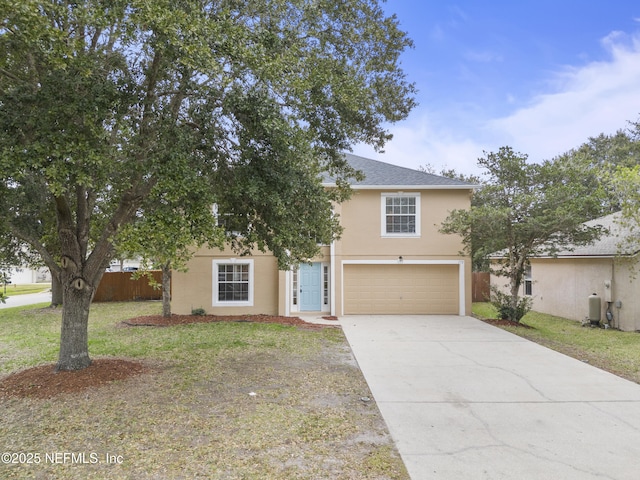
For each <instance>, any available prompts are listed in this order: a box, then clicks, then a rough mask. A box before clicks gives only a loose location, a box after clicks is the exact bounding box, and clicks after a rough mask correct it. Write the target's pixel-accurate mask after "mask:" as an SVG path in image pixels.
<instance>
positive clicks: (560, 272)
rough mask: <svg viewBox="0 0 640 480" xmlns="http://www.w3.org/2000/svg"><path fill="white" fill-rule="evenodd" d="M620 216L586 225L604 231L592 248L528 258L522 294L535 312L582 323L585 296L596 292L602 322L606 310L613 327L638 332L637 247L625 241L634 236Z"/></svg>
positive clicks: (494, 279) (500, 281) (500, 282)
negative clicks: (621, 221)
mask: <svg viewBox="0 0 640 480" xmlns="http://www.w3.org/2000/svg"><path fill="white" fill-rule="evenodd" d="M618 216H619V213H614V214H611V215H607V216H605V217H601V218H598V219H596V220H592V221H590V222H586V224H587V225H602V226H603V227H605V228H606V229H607V230H608V233H605V234H603V235H602V236H601V238H600V239H599V240H597V241H595V242H594V243H592V244H591V245H586V246H582V247H576V248H575V249H573V250H564V251H561V252H558V254H557V256H555V257H550V256H539V257H534V258H531V259H530V264H531V268H530V270H529V271H528V272H527V275H526V278H525V281H524V282H523V291H522V294H523V295H527V296H530V297H531V299H532V302H533V305H532V306H533V310H535V311H537V312H541V313H547V314H551V315H557V316H559V317H564V318H569V319H572V320H579V321H582V320H584V319H585V318H586V317H587V316H588V313H589V301H588V298H589V296H590V295H591V294H593V293H595V294H596V295H598V296H599V297H600V298H601V301H602V308H601V318H602V320H603V321H605V320H606V312H607V309H609V311H610V313H611V314H612V315H613V320H612V321H611V322H610V323H611V326H613V327H615V328H619V329H620V330H627V331H635V330H640V278H636V273H635V272H636V270H637V273H638V274H640V264H636V262H637V260H638V253H639V252H640V244H639V243H638V242H636V243H635V244H634V243H630V242H628V241H627V239H629V238H630V237H631V236H632V235H633V234H631V233H630V232H629V230H627V229H624V228H622V227H621V226H620V225H619V223H618V222H617V221H616V218H618ZM634 267H635V268H634ZM491 282H492V284H494V285H503V284H504V279H503V278H501V277H495V276H492V277H491Z"/></svg>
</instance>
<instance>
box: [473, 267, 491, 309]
mask: <svg viewBox="0 0 640 480" xmlns="http://www.w3.org/2000/svg"><path fill="white" fill-rule="evenodd" d="M489 283H490V276H489V272H473V275H472V278H471V298H472V300H473V301H474V302H486V301H487V300H488V299H489V294H490V293H491V289H490V288H489Z"/></svg>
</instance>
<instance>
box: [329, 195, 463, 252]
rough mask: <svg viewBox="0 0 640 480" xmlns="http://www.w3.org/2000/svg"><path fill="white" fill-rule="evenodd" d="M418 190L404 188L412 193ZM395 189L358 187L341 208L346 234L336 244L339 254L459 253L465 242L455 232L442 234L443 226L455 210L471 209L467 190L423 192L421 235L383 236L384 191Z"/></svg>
mask: <svg viewBox="0 0 640 480" xmlns="http://www.w3.org/2000/svg"><path fill="white" fill-rule="evenodd" d="M413 192H415V191H412V190H403V193H405V194H410V193H413ZM382 193H398V191H394V190H356V191H354V192H353V196H352V197H351V199H350V200H349V201H348V202H345V203H344V204H343V205H342V206H341V207H342V208H341V209H340V210H339V213H340V219H341V222H342V225H343V227H344V233H343V235H342V238H341V239H340V241H339V242H338V243H337V244H336V254H337V255H348V256H350V257H355V256H361V257H371V256H374V255H391V256H393V255H407V256H411V255H431V256H447V257H449V256H451V255H454V256H457V255H458V252H460V250H462V242H461V240H460V239H459V238H457V237H456V236H454V235H442V234H441V233H439V232H438V229H439V228H440V225H441V224H442V222H443V221H444V219H445V218H447V216H448V215H449V212H450V211H451V210H454V209H462V208H469V204H470V197H469V192H468V191H466V190H422V191H420V200H421V208H420V217H421V219H420V223H421V236H420V237H419V238H390V237H383V236H382V235H381V228H382V226H381V222H382V210H381V202H382V199H381V194H382Z"/></svg>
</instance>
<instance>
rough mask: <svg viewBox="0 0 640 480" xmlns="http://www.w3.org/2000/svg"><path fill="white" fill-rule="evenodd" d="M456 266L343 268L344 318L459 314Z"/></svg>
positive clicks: (347, 266)
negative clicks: (378, 315) (352, 315)
mask: <svg viewBox="0 0 640 480" xmlns="http://www.w3.org/2000/svg"><path fill="white" fill-rule="evenodd" d="M458 275H459V274H458V265H345V266H344V313H345V314H384V315H391V314H441V315H444V314H454V315H456V314H458V313H459V290H458V289H459V283H458Z"/></svg>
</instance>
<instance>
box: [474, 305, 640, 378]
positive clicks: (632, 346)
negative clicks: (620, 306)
mask: <svg viewBox="0 0 640 480" xmlns="http://www.w3.org/2000/svg"><path fill="white" fill-rule="evenodd" d="M473 314H474V315H475V316H477V317H480V318H496V311H495V309H494V308H493V307H492V306H491V305H490V304H488V303H474V304H473ZM521 323H522V324H524V325H527V326H529V327H531V328H523V327H508V326H504V327H500V328H504V329H505V330H508V331H510V332H512V333H515V334H516V335H520V336H521V337H524V338H527V339H529V340H532V341H534V342H537V343H540V344H542V345H545V346H547V347H549V348H552V349H554V350H557V351H559V352H562V353H564V354H566V355H569V356H572V357H574V358H577V359H579V360H582V361H585V362H588V363H590V364H592V365H595V366H597V367H599V368H602V369H604V370H608V371H610V372H612V373H615V374H616V375H620V376H621V377H624V378H627V379H629V380H632V381H634V382H637V383H640V334H638V333H636V332H621V331H619V330H614V329H606V330H605V329H603V328H591V327H588V326H586V327H583V326H582V325H581V324H580V322H576V321H573V320H567V319H566V318H560V317H555V316H553V315H546V314H543V313H538V312H529V313H528V314H527V315H525V317H524V318H523V319H522V322H521Z"/></svg>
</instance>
